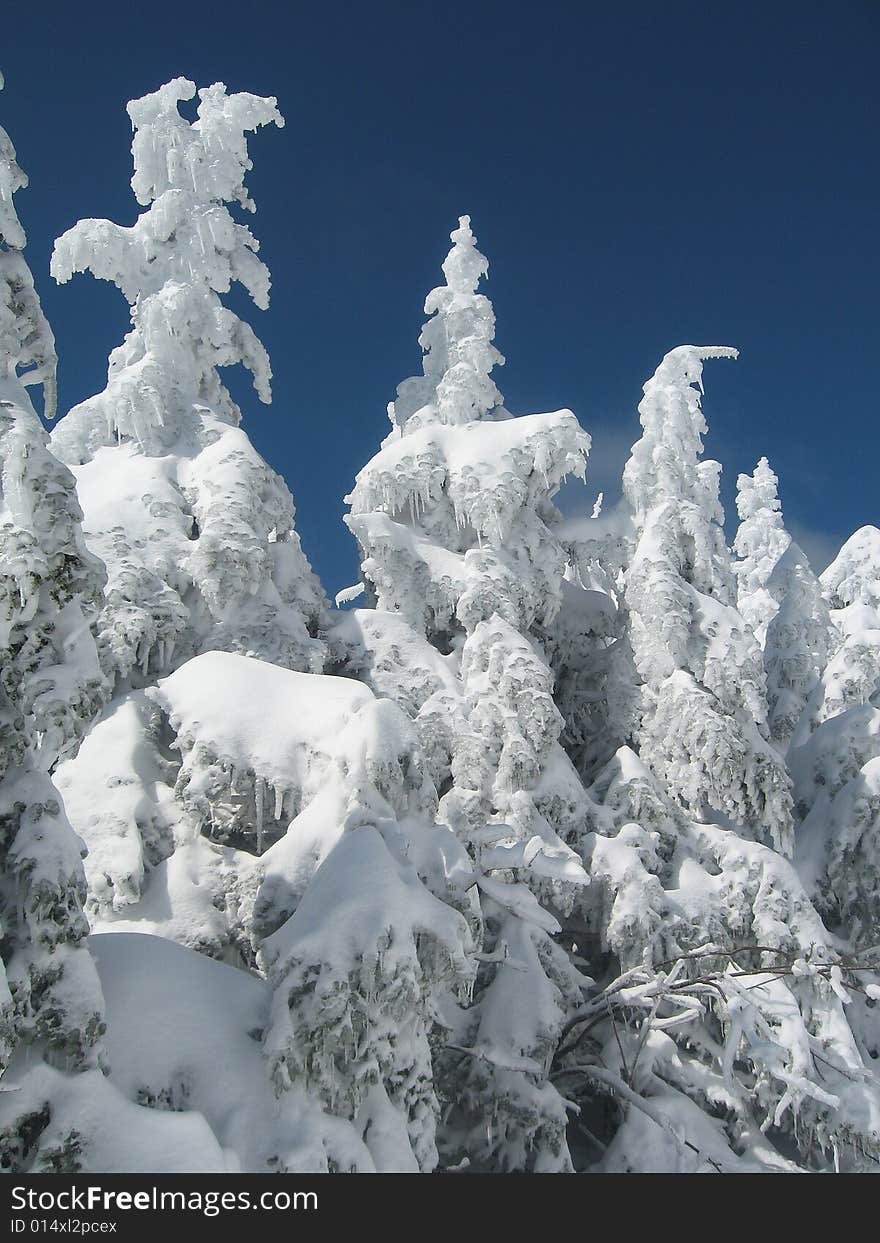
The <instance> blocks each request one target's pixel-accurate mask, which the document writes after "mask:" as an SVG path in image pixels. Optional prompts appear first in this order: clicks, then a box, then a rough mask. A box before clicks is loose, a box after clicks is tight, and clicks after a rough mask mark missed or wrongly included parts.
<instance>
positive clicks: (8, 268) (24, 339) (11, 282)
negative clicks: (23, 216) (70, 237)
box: [0, 73, 57, 419]
mask: <svg viewBox="0 0 880 1243" xmlns="http://www.w3.org/2000/svg"><path fill="white" fill-rule="evenodd" d="M2 89H3V74H2V73H0V90H2ZM27 183H28V179H27V175H26V174H25V173H24V172H23V171H22V170H21V168H19V166H18V163H17V161H16V158H15V147H13V145H12V141H11V139H10V137H9V135H8V134H7V133H6V130H5V129H3V127H2V126H0V382H2V381H3V380H17V381H19V383H21V384H42V385H43V390H44V393H45V413H46V417H47V418H49V419H51V418H53V417H54V415H55V369H56V366H57V358H56V356H55V338H54V336H53V335H52V330H51V328H50V327H49V324H48V322H47V320H46V318H45V316H44V315H43V312H42V309H41V307H40V302H39V299H38V298H37V295H36V293H35V291H34V282H33V277H32V276H31V273H30V269H29V268H28V266H27V264H26V263H25V261H24V259H23V258H22V256H21V254H20V253H19V252H20V251H22V250H23V249H24V247H25V244H26V242H27V238H26V236H25V231H24V229H23V228H22V226H21V221H20V220H19V218H18V214H17V212H16V210H15V204H14V203H13V195H14V194H15V192H16V190H22V189H24V187H25V186H26V185H27ZM16 387H17V385H16ZM16 396H17V398H18V400H22V397H21V390H20V388H19V389H18V393H17V394H16Z"/></svg>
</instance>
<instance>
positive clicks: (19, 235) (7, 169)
mask: <svg viewBox="0 0 880 1243" xmlns="http://www.w3.org/2000/svg"><path fill="white" fill-rule="evenodd" d="M2 90H3V74H2V73H0V91H2ZM27 183H28V179H27V174H26V173H24V172H22V170H21V169H20V168H19V167H18V164H17V163H16V159H15V147H13V145H12V140H11V139H10V137H9V135H8V134H7V133H6V130H5V129H3V127H2V126H0V244H2V245H3V246H4V247H7V246H8V247H10V248H11V249H13V250H23V249H24V246H25V243H26V241H27V238H26V237H25V232H24V229H23V228H22V227H21V221H20V220H19V218H18V215H17V213H16V210H15V205H14V204H13V202H12V196H13V194H15V191H16V190H23V189H24V187H25V186H26V185H27Z"/></svg>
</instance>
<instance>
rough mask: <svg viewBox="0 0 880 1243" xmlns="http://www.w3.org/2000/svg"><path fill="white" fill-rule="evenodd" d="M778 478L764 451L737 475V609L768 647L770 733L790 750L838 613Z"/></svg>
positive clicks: (818, 674)
mask: <svg viewBox="0 0 880 1243" xmlns="http://www.w3.org/2000/svg"><path fill="white" fill-rule="evenodd" d="M778 483H779V481H778V479H777V477H776V475H775V474H774V473H773V471H772V470H771V469H770V463H769V462H768V461H767V459H766V458H765V457H762V458H761V460H760V461H759V462H758V465H757V466H756V467H755V470H754V473H753V474H751V475H740V476H739V478H738V479H737V498H736V506H737V510H738V512H739V516H740V525H739V529H738V530H737V533H736V538H735V540H734V542H733V548H734V552H735V553H736V555H737V558H738V559H737V560H736V561H734V564H733V569H734V573H735V574H736V577H737V585H738V599H737V608H738V609H739V612H740V614H741V615H742V618H743V621H744V622H745V623H746V626H747V627H748V628H749V629H750V630H751V632H752V634H753V635H754V636H755V638H756V640H757V641H758V643H759V645H760V646H761V648H762V649H763V651H764V668H765V671H766V676H767V709H768V725H769V728H770V737H771V739H772V740H773V742H774V743H775V744H776V745H777V746H778V747H780V748H781V750H783V751H785V749H786V748H787V746H788V744H789V742H790V741H791V738H792V736H793V735H794V733H795V729H796V728H797V725H798V722H799V721H800V719H801V716H802V715H803V712H804V709H805V707H806V705H807V702H808V701H809V700H810V699H811V697H812V696H813V695H814V692H815V690H816V687H817V685H818V681H819V677H820V675H821V673H822V671H823V669H824V667H825V662H826V660H827V657H828V645H829V636H830V634H831V618H830V616H829V613H828V607H827V605H826V604H825V601H824V599H823V596H822V588H821V586H820V584H819V580H818V579H817V578H816V576H815V574H814V573H813V571H812V570H811V568H810V564H809V562H808V560H807V558H806V555H805V554H804V552H803V551H802V550H801V549H800V548H799V547H798V546H797V544H795V543H794V542H793V541H792V538H791V536H790V535H789V533H788V531H787V530H786V529H785V525H784V523H783V519H782V506H781V504H780V502H779V496H778V492H777V487H778Z"/></svg>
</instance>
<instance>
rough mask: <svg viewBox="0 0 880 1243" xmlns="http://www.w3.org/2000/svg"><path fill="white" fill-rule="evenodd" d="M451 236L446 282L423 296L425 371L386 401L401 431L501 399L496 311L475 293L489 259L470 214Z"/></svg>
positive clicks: (467, 415)
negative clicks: (496, 372) (497, 375)
mask: <svg viewBox="0 0 880 1243" xmlns="http://www.w3.org/2000/svg"><path fill="white" fill-rule="evenodd" d="M449 236H450V239H451V241H452V249H451V250H450V252H449V254H448V255H447V256H446V259H445V260H444V262H443V274H444V276H445V277H446V284H445V285H438V287H437V288H436V289H432V290H431V292H430V293H429V294H428V296H427V298H426V299H425V314H426V315H430V316H432V318H431V319H429V320H428V322H427V323H426V324H425V325H424V327H423V328H422V332H421V335H420V337H419V345H421V347H422V350H423V351H424V358H423V359H422V370H423V372H424V374H423V375H420V376H411V377H410V378H409V379H408V380H404V381H403V382H402V383H401V384H400V385H398V389H397V398H396V400H395V401H392V402H389V404H388V417H389V418H390V420H391V422H392V423H393V424H394V426H395V427H396V428H399V429H400V433H401V434H402V433H403V432H404V431H406V432H412V431H416V430H417V429H418V428H420V427H423V426H425V424H427V423H450V424H459V423H470V422H473V421H474V420H475V419H482V418H484V417H485V416H486V415H487V414H489V413H490V412H491V411H492V410H494V409H496V408H497V407H498V406H500V405H501V404H502V402H503V401H504V398H503V397H502V395H501V393H500V392H499V391H498V389H497V388H496V386H495V383H494V381H493V380H492V377H491V372H492V368H493V367H495V366H499V367H500V366H502V365H503V364H504V357H503V355H502V354H501V353H499V351H498V350H497V349H496V348H495V346H494V345H493V344H492V341H493V338H494V336H495V313H494V311H493V310H492V303H491V302H490V301H489V299H488V298H487V297H485V295H484V294H480V293H477V286H478V285H479V283H480V281H481V280H482V279H483V278H484V277H485V276H487V275H488V272H489V261H488V260H487V259H486V257H485V255H482V254H481V253H480V252H479V251H478V250H477V239H476V238H475V237H474V235H473V233H472V232H471V218H470V216H460V217H459V220H458V228H457V229H454V230H453V231H452V233H451V234H450V235H449Z"/></svg>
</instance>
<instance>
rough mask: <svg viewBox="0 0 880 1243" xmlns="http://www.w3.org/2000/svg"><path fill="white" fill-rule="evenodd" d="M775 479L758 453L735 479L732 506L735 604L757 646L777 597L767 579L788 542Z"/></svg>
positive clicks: (763, 634) (764, 631) (772, 613)
mask: <svg viewBox="0 0 880 1243" xmlns="http://www.w3.org/2000/svg"><path fill="white" fill-rule="evenodd" d="M778 484H779V480H778V479H777V477H776V475H775V474H774V473H773V471H772V470H771V469H770V463H769V462H768V461H767V459H766V458H765V457H762V458H761V459H760V461H759V462H758V465H757V466H756V467H755V469H754V472H753V473H752V474H751V475H739V476H738V477H737V480H736V509H737V513H738V514H739V518H740V525H739V528H738V529H737V533H736V538H735V539H734V541H733V551H734V552H735V553H736V556H737V560H736V561H735V562H734V566H733V570H734V573H735V574H736V579H737V608H738V609H739V611H740V613H741V614H742V619H743V621H744V622H745V623H746V625H747V626H748V627H749V629H750V630H751V632H752V634H753V635H754V636H755V638H756V639H757V641H758V643H759V645H760V646H761V647H763V646H764V639H765V637H766V634H767V627H768V625H769V624H770V622H771V620H772V619H773V616H774V615H775V613H776V610H777V608H778V606H779V601H778V600H776V599H774V598H773V596H772V595H771V594H770V593H769V592H768V590H767V582H768V580H769V578H770V576H771V574H772V573H773V570H774V567H775V566H776V564H777V562H778V561H779V558H780V557H781V556H782V555H783V553H784V552H785V550H786V548H787V547H788V545H789V544H790V543H791V536H790V535H789V534H788V532H787V531H786V529H785V526H784V525H783V521H782V506H781V505H780V503H779V496H778V493H777V486H778Z"/></svg>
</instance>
